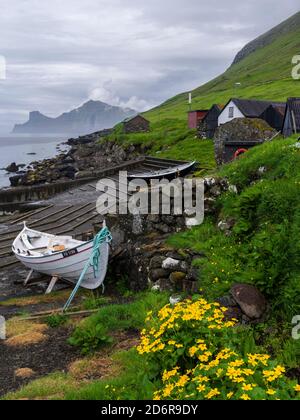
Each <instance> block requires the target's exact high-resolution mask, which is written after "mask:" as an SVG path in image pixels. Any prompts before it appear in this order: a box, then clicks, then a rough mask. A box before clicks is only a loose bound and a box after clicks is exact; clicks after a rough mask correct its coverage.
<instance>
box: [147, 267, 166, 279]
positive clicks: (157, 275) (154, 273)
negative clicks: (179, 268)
mask: <svg viewBox="0 0 300 420" xmlns="http://www.w3.org/2000/svg"><path fill="white" fill-rule="evenodd" d="M168 275H169V272H168V271H167V270H164V269H163V268H155V269H154V270H151V271H150V273H149V278H150V280H151V281H152V282H156V281H157V280H159V279H161V278H167V277H168Z"/></svg>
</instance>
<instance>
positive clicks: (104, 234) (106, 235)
mask: <svg viewBox="0 0 300 420" xmlns="http://www.w3.org/2000/svg"><path fill="white" fill-rule="evenodd" d="M111 241H112V235H111V233H110V231H109V230H108V228H107V227H106V226H105V227H103V228H102V229H101V231H100V232H99V233H98V234H97V235H96V236H95V238H94V241H93V249H92V252H91V255H90V258H89V260H88V261H87V263H86V264H85V266H84V269H83V270H82V273H81V275H80V277H79V279H78V282H77V283H76V286H75V287H74V289H73V291H72V293H71V295H70V297H69V299H68V300H67V302H66V304H65V306H64V309H63V312H66V311H67V310H68V308H69V306H70V305H71V303H72V301H73V299H74V297H75V295H76V293H77V292H78V289H79V287H80V286H81V283H82V282H83V280H84V278H85V275H86V273H87V271H88V269H89V268H90V267H93V270H94V276H95V278H96V277H97V274H98V272H99V257H100V246H101V245H102V244H103V243H104V242H111Z"/></svg>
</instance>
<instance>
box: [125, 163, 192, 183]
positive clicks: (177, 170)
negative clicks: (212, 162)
mask: <svg viewBox="0 0 300 420" xmlns="http://www.w3.org/2000/svg"><path fill="white" fill-rule="evenodd" d="M196 165H197V162H196V161H194V162H187V163H184V164H182V165H178V166H171V167H169V168H166V169H161V170H158V171H149V172H140V173H137V174H128V179H132V180H133V179H145V180H150V179H163V178H166V179H173V178H176V177H179V176H185V175H187V174H189V173H190V172H192V171H193V170H194V169H195V167H196Z"/></svg>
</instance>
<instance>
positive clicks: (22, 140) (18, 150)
mask: <svg viewBox="0 0 300 420" xmlns="http://www.w3.org/2000/svg"><path fill="white" fill-rule="evenodd" d="M68 138H69V137H68V136H66V137H59V136H56V137H37V136H36V137H16V136H6V137H1V136H0V188H3V187H8V186H9V185H10V182H9V177H10V176H12V175H13V174H7V173H6V171H4V170H2V169H1V168H6V167H7V166H8V165H9V164H11V163H12V162H16V164H25V165H28V164H29V163H31V162H33V161H36V160H42V159H48V158H52V157H54V156H55V155H57V154H58V153H60V151H58V150H57V146H58V145H60V149H61V150H63V151H65V150H67V149H68V146H67V145H64V144H62V143H63V142H65V141H66V140H67V139H68ZM33 153H35V154H34V155H33Z"/></svg>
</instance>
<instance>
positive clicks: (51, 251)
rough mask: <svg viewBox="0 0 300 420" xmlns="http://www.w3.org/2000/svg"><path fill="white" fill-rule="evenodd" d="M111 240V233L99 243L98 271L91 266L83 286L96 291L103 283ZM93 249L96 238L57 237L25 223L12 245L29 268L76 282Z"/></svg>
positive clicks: (19, 258)
mask: <svg viewBox="0 0 300 420" xmlns="http://www.w3.org/2000/svg"><path fill="white" fill-rule="evenodd" d="M105 228H106V226H104V229H105ZM110 240H111V237H110V236H109V235H107V236H106V237H105V236H104V240H103V241H102V242H101V243H99V244H98V245H97V246H98V247H99V253H98V261H97V270H95V266H93V265H92V264H90V265H89V267H88V269H87V271H86V272H85V276H84V279H83V281H82V283H81V287H84V288H86V289H90V290H94V289H97V288H98V287H99V286H101V285H102V283H103V281H104V279H105V276H106V272H107V266H108V259H109V242H110ZM94 248H95V244H94V240H91V241H88V242H83V241H78V240H76V239H73V238H72V237H71V236H55V235H51V234H49V233H44V232H39V231H36V230H33V229H30V228H29V227H27V226H26V224H25V223H24V228H23V230H22V231H21V232H20V233H19V235H18V236H17V237H16V239H15V240H14V242H13V245H12V251H13V253H14V254H15V256H16V258H17V259H18V260H19V261H21V263H23V264H24V265H25V266H26V267H28V268H29V269H30V270H32V271H35V272H38V273H42V274H47V275H49V276H51V277H52V278H58V279H63V280H66V281H68V282H71V283H74V284H77V282H78V279H79V277H80V276H81V274H82V272H83V270H84V269H85V268H86V266H87V264H88V262H89V259H90V258H91V255H92V253H93V250H94Z"/></svg>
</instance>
